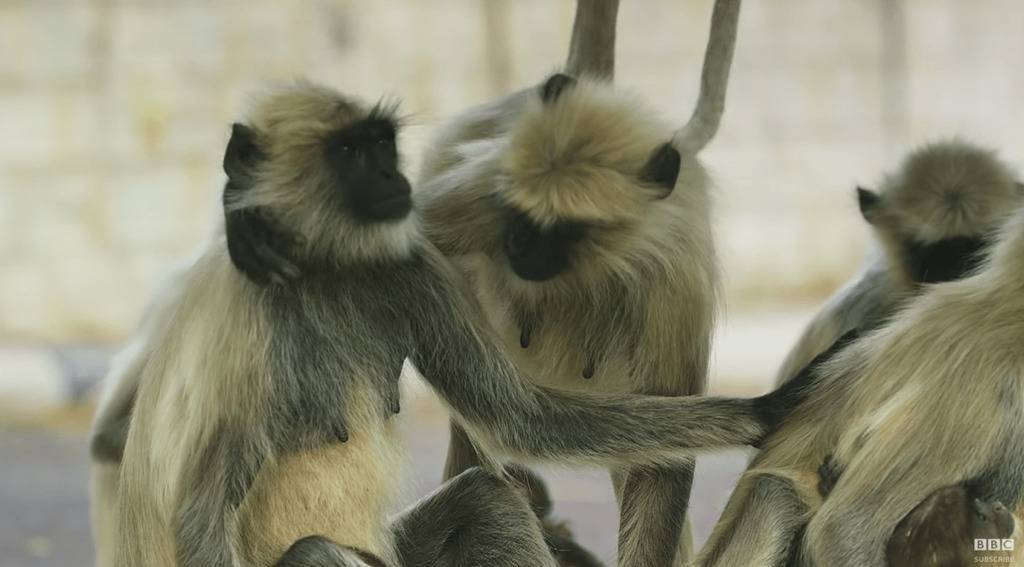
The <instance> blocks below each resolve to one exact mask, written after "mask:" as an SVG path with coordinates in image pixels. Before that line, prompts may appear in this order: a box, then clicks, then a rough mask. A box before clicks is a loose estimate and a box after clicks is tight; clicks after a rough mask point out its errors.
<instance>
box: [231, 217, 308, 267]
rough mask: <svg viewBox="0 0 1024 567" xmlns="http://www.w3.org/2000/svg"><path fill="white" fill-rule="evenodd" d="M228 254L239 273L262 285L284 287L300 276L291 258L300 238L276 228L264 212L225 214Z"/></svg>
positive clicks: (278, 227)
mask: <svg viewBox="0 0 1024 567" xmlns="http://www.w3.org/2000/svg"><path fill="white" fill-rule="evenodd" d="M224 226H225V233H226V235H227V240H228V254H229V255H230V256H231V263H232V264H234V265H235V268H237V269H238V271H240V272H242V273H243V274H245V276H246V277H247V278H249V279H250V280H252V281H253V282H254V283H256V284H259V285H267V284H271V283H274V284H281V283H284V282H286V281H288V280H290V279H294V278H297V277H299V274H300V272H299V268H298V266H296V265H295V264H294V263H293V262H292V260H291V259H290V258H291V257H292V255H293V250H294V248H295V247H296V246H297V245H298V243H299V239H298V238H297V237H296V236H294V235H292V234H289V233H288V232H287V231H285V230H284V229H282V228H281V227H280V226H278V225H276V224H275V223H274V221H273V219H272V218H271V217H270V216H269V215H268V214H267V213H266V212H264V211H262V210H260V209H258V208H255V209H241V210H236V211H231V212H229V213H225V215H224Z"/></svg>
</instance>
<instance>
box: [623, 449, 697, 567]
mask: <svg viewBox="0 0 1024 567" xmlns="http://www.w3.org/2000/svg"><path fill="white" fill-rule="evenodd" d="M694 466H695V460H694V459H693V458H689V459H687V460H686V462H685V464H684V465H683V466H679V467H671V468H669V467H639V468H633V469H630V470H629V471H627V472H626V474H625V475H624V476H623V480H622V482H621V485H622V488H621V496H620V503H619V554H618V556H619V565H623V566H631V565H638V566H639V565H666V566H668V565H682V564H685V562H686V561H688V560H689V557H682V556H681V554H680V553H679V551H680V542H681V541H682V537H683V529H684V525H685V523H686V510H687V505H688V504H689V501H690V489H691V488H692V486H693V469H694Z"/></svg>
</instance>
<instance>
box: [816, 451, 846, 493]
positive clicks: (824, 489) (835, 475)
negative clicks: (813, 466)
mask: <svg viewBox="0 0 1024 567" xmlns="http://www.w3.org/2000/svg"><path fill="white" fill-rule="evenodd" d="M842 474H843V469H842V467H840V466H839V463H837V462H836V460H835V457H834V456H832V455H829V456H827V457H825V461H824V462H823V463H821V466H820V467H818V494H820V495H821V497H822V498H826V497H827V496H828V495H829V494H831V493H832V489H833V488H835V487H836V483H837V482H839V477H840V476H842Z"/></svg>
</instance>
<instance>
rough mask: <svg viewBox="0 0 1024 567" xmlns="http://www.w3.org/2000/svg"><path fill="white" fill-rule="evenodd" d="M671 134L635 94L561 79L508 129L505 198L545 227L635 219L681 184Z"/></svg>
mask: <svg viewBox="0 0 1024 567" xmlns="http://www.w3.org/2000/svg"><path fill="white" fill-rule="evenodd" d="M671 137H672V130H671V128H669V127H667V126H666V125H665V124H663V123H661V122H660V121H659V120H657V119H656V118H655V114H654V112H653V111H651V110H649V109H648V108H647V106H646V105H645V104H643V103H642V102H641V101H640V100H638V99H637V97H635V96H633V95H632V94H630V93H628V92H625V91H623V90H621V89H617V88H615V87H613V86H611V85H609V84H608V83H606V82H600V81H596V80H592V79H587V78H582V79H575V78H573V77H569V76H567V75H564V74H561V73H559V74H555V75H553V76H551V77H550V78H549V79H547V80H546V81H545V82H544V83H543V85H541V87H540V88H539V89H538V93H537V96H536V97H535V98H534V99H533V100H532V101H530V103H529V104H528V105H527V108H526V109H525V110H524V111H523V113H522V115H521V116H520V117H519V118H518V119H517V120H516V121H515V122H514V123H513V124H512V125H511V126H510V131H509V135H508V137H507V145H506V147H505V148H504V153H503V157H502V160H501V169H502V173H503V176H504V178H505V180H506V187H505V188H504V190H503V191H502V197H503V198H504V199H505V200H506V202H507V203H508V204H509V205H511V206H513V207H514V208H516V209H517V210H519V211H522V212H523V213H524V214H526V215H528V216H529V217H530V218H531V219H533V221H534V222H536V223H537V224H538V225H540V226H551V225H553V224H554V223H556V222H559V221H564V220H572V221H580V222H589V223H598V224H623V223H631V222H636V221H638V220H639V219H640V218H642V216H643V214H644V211H645V210H646V207H647V206H648V204H649V203H650V202H651V201H655V200H658V199H661V198H664V197H666V196H668V195H669V194H670V193H671V192H672V190H673V189H674V187H675V184H676V180H677V178H678V176H679V168H680V161H681V160H680V156H679V153H678V151H677V150H676V149H675V148H673V147H672V146H671V144H670V143H669V141H670V139H671Z"/></svg>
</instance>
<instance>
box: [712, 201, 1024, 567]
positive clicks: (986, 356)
mask: <svg viewBox="0 0 1024 567" xmlns="http://www.w3.org/2000/svg"><path fill="white" fill-rule="evenodd" d="M992 242H993V244H991V245H990V246H989V247H988V248H987V249H986V252H985V257H984V258H983V260H982V263H981V265H980V266H979V267H978V268H977V270H976V271H975V272H973V273H972V274H970V275H969V276H968V277H966V278H963V279H960V280H955V281H950V282H945V283H940V284H934V285H931V286H928V287H926V288H924V289H923V290H922V292H921V293H920V294H918V295H917V296H915V297H912V298H910V299H909V300H907V302H906V303H905V304H904V305H903V306H902V307H901V309H900V310H899V312H898V313H897V314H896V315H895V316H894V317H892V318H891V319H890V320H889V321H888V322H887V323H885V324H884V325H882V326H880V327H878V328H877V329H875V330H873V331H871V332H869V333H866V334H865V335H863V336H862V337H861V338H860V339H858V340H857V341H855V342H853V343H851V344H850V345H849V346H847V347H846V348H844V349H842V350H840V351H839V352H838V353H835V355H834V356H832V357H831V358H830V359H829V360H828V361H827V362H825V363H824V364H823V365H822V366H821V367H820V369H819V370H818V371H816V373H815V374H816V375H817V377H818V380H819V382H818V383H817V384H816V385H815V387H814V389H813V391H812V393H811V394H810V396H809V397H808V398H807V400H806V401H805V402H803V403H802V404H801V406H800V407H798V408H797V409H796V410H795V411H794V412H793V414H792V415H790V416H789V417H787V419H786V421H785V422H784V423H783V425H782V426H781V428H780V429H779V430H778V431H777V432H776V433H774V434H773V435H772V436H770V437H769V438H768V439H767V440H766V442H765V443H764V445H763V446H762V447H763V448H762V451H761V452H760V453H759V454H758V455H757V457H755V459H754V461H753V462H752V463H751V466H750V467H749V469H748V470H747V472H746V473H745V475H744V477H743V478H742V479H741V481H740V483H739V485H738V486H737V488H736V491H735V492H734V494H733V496H732V497H731V498H730V501H729V504H728V505H727V507H726V511H725V512H724V513H723V517H722V519H721V520H720V521H719V524H718V525H717V526H716V527H715V532H714V534H713V535H712V538H711V539H709V542H708V545H707V546H706V547H705V549H704V550H702V552H701V555H700V557H699V564H700V565H728V566H730V567H733V566H737V565H752V566H753V565H757V566H759V567H760V566H766V565H768V566H770V565H780V564H783V562H784V561H786V559H787V557H790V554H791V552H792V551H793V550H791V549H790V548H789V546H790V545H791V544H792V543H793V541H794V539H793V537H794V535H795V534H796V533H797V532H798V531H799V530H800V529H802V526H804V525H805V524H806V530H805V534H804V536H803V537H802V538H800V539H798V540H797V541H796V544H797V545H798V548H797V550H796V554H795V556H794V557H793V559H794V561H795V562H796V564H800V565H829V566H830V567H831V566H837V567H842V566H845V565H849V566H857V567H863V566H869V567H870V566H881V565H884V564H885V561H886V555H887V553H888V554H889V556H890V557H896V560H900V561H901V560H903V559H907V558H908V557H909V556H904V555H902V553H901V552H900V551H899V550H901V549H906V548H907V546H910V548H912V549H913V550H917V551H920V552H928V553H929V554H930V553H934V552H937V551H944V552H945V553H943V555H946V556H949V557H953V558H956V557H960V554H961V553H962V552H963V551H962V550H961V549H959V547H958V546H960V545H962V544H963V541H962V538H961V536H959V535H957V534H962V533H969V530H970V529H974V528H973V527H971V524H970V521H969V520H968V517H967V516H966V515H964V513H963V509H962V508H961V509H960V510H959V511H958V510H957V509H956V507H955V506H950V507H945V506H936V505H934V504H935V503H936V500H937V499H941V498H944V497H945V496H946V495H947V494H948V493H949V492H952V493H953V494H954V496H956V497H957V498H960V497H963V498H966V497H967V496H968V495H970V497H971V498H972V499H977V500H978V501H980V503H981V505H980V507H982V508H983V507H987V506H993V507H994V506H995V503H997V502H998V503H1003V504H1004V505H1005V506H1006V507H1007V508H1008V509H1009V510H1012V511H1014V512H1015V514H1016V516H1017V518H1019V517H1020V513H1021V511H1022V510H1024V443H1022V439H1024V371H1022V369H1024V359H1022V357H1021V351H1020V348H1019V345H1020V343H1021V341H1022V340H1024V326H1022V324H1021V322H1022V321H1024V303H1022V302H1021V297H1024V296H1022V289H1021V282H1022V281H1024V278H1021V274H1022V273H1024V263H1022V261H1021V258H1024V208H1019V209H1018V210H1017V212H1015V213H1014V214H1013V216H1012V217H1011V218H1010V219H1009V220H1008V221H1007V222H1006V223H1005V224H1004V225H1003V226H1002V227H1001V228H1000V230H999V232H998V234H997V235H996V236H994V237H993V240H992ZM827 460H830V461H831V463H830V464H829V466H827V467H826V470H825V471H824V472H825V473H826V474H825V476H827V477H837V478H838V480H837V481H835V482H834V483H833V482H828V483H826V484H825V486H831V490H830V491H829V492H828V494H827V498H825V499H822V498H821V495H819V494H818V493H817V490H815V488H814V487H815V485H816V483H815V481H816V480H817V479H818V478H819V476H820V474H821V471H820V469H819V465H820V463H822V462H823V461H827ZM833 484H834V486H832V485H833ZM960 491H965V492H960ZM976 508H977V507H976ZM993 517H994V518H995V519H994V520H993V521H992V522H989V521H987V520H986V521H983V522H982V524H981V526H982V527H983V526H984V525H992V526H995V527H996V528H997V529H998V530H1002V531H1005V528H1006V525H1007V524H1006V522H1005V521H1004V520H1003V519H1000V518H1004V517H1005V516H1004V515H1003V514H1002V513H998V514H994V516H993ZM1014 523H1015V524H1017V523H1019V522H1016V521H1015V522H1014ZM907 530H909V533H908V531H907ZM997 533H1000V532H998V531H997ZM941 535H947V536H954V537H951V539H947V540H930V539H929V538H930V537H931V536H941ZM1012 539H1013V540H1014V543H1013V546H1019V545H1020V532H1019V530H1017V531H1016V532H1014V536H1013V538H1012ZM894 553H895V555H893V554H894ZM930 557H931V556H925V557H912V558H909V559H907V560H913V561H916V562H917V563H915V564H925V565H927V564H928V563H927V561H928V560H929V559H930Z"/></svg>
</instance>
